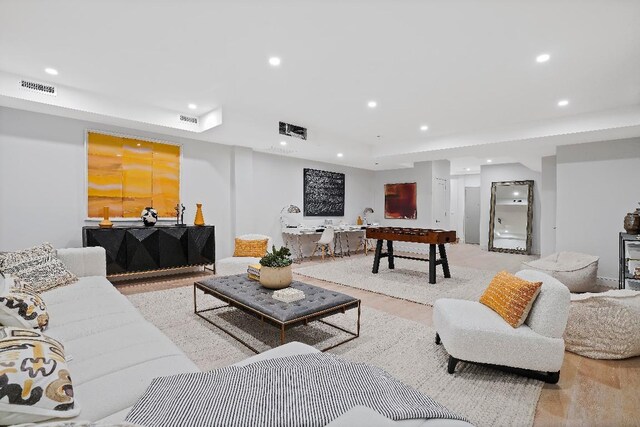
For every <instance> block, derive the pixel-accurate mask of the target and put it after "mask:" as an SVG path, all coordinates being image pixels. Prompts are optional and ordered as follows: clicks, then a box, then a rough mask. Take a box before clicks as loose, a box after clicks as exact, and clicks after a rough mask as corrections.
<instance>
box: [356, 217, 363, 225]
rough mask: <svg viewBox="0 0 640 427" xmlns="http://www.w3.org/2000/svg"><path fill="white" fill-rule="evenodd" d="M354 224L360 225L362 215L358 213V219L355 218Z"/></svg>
mask: <svg viewBox="0 0 640 427" xmlns="http://www.w3.org/2000/svg"><path fill="white" fill-rule="evenodd" d="M356 225H362V217H360V215H358V219H356Z"/></svg>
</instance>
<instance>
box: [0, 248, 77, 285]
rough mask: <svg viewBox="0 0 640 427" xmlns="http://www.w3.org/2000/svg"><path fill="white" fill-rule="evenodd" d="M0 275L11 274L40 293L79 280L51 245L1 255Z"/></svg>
mask: <svg viewBox="0 0 640 427" xmlns="http://www.w3.org/2000/svg"><path fill="white" fill-rule="evenodd" d="M0 273H2V274H3V275H6V274H7V273H8V274H11V275H12V276H15V277H16V278H18V279H20V280H21V281H22V282H24V283H26V284H27V285H29V286H31V287H32V288H33V289H35V290H36V291H39V292H42V291H45V290H47V289H52V288H55V287H57V286H64V285H68V284H70V283H74V282H76V281H77V280H78V278H77V277H76V275H75V274H73V273H71V272H70V271H69V270H67V268H66V267H65V265H64V264H63V263H62V261H60V260H59V259H58V257H57V256H56V252H55V249H54V248H53V246H52V245H51V243H43V244H42V245H39V246H34V247H32V248H29V249H24V250H21V251H16V252H5V253H3V254H0Z"/></svg>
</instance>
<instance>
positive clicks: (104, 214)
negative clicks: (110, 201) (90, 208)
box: [98, 206, 113, 228]
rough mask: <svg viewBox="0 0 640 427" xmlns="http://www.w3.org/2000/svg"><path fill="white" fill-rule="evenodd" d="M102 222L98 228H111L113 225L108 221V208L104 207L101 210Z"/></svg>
mask: <svg viewBox="0 0 640 427" xmlns="http://www.w3.org/2000/svg"><path fill="white" fill-rule="evenodd" d="M102 218H103V219H102V221H100V224H98V225H99V226H100V228H111V227H113V223H112V222H111V221H110V220H109V206H105V207H103V208H102Z"/></svg>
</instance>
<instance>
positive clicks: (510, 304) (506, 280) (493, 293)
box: [480, 271, 542, 328]
mask: <svg viewBox="0 0 640 427" xmlns="http://www.w3.org/2000/svg"><path fill="white" fill-rule="evenodd" d="M541 287H542V282H528V281H526V280H522V279H521V278H519V277H516V276H514V275H513V274H510V273H507V272H506V271H501V272H500V273H498V274H496V276H495V277H494V278H493V279H492V280H491V283H490V284H489V286H488V287H487V289H486V290H485V291H484V294H482V296H481V297H480V302H481V303H482V304H484V305H486V306H487V307H489V308H490V309H492V310H493V311H495V312H496V313H498V314H499V315H500V316H501V317H502V318H503V319H504V320H506V322H507V323H508V324H510V325H511V326H513V327H514V328H517V327H518V326H520V325H522V324H523V323H524V321H525V320H526V318H527V316H528V315H529V311H530V310H531V306H532V305H533V302H534V301H535V300H536V298H537V296H538V294H539V293H540V288H541Z"/></svg>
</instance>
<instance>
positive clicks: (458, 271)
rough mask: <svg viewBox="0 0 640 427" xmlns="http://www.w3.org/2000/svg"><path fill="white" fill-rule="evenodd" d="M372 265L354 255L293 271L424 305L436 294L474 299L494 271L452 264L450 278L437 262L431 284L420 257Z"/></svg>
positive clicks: (433, 300)
mask: <svg viewBox="0 0 640 427" xmlns="http://www.w3.org/2000/svg"><path fill="white" fill-rule="evenodd" d="M372 267H373V258H372V257H357V258H356V257H354V258H351V259H347V260H341V261H333V260H330V261H325V262H323V263H320V264H315V265H312V266H309V267H300V268H296V269H295V270H294V272H295V273H298V274H301V275H303V276H308V277H313V278H316V279H321V280H325V281H328V282H334V283H338V284H340V285H344V286H350V287H352V288H359V289H364V290H367V291H371V292H376V293H379V294H384V295H388V296H391V297H394V298H401V299H405V300H408V301H413V302H417V303H420V304H425V305H433V303H434V302H435V301H436V300H437V299H438V298H458V299H466V300H473V301H477V300H478V299H479V298H480V295H482V293H483V292H484V290H485V289H486V287H487V286H488V285H489V282H490V281H491V279H492V278H493V276H495V274H496V273H497V272H496V271H486V270H478V269H475V268H468V267H457V266H451V267H450V269H451V278H449V279H445V278H444V276H443V273H442V268H441V267H440V266H438V267H437V269H436V272H437V274H436V283H433V284H432V283H429V265H428V263H426V262H423V261H414V260H410V259H397V260H396V262H395V269H393V270H390V269H389V268H388V266H387V261H386V259H383V260H382V261H381V262H380V270H379V272H378V274H373V273H372V272H371V268H372Z"/></svg>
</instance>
